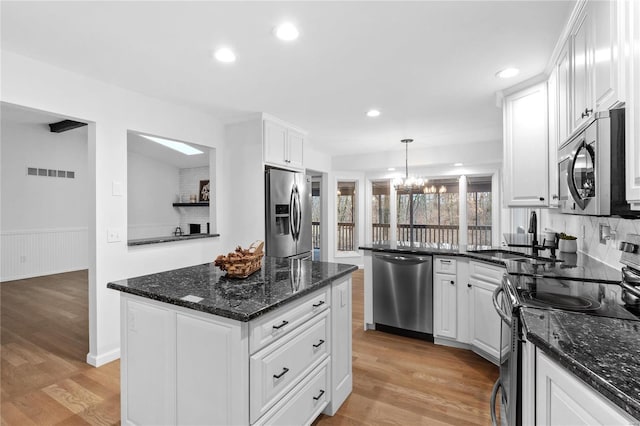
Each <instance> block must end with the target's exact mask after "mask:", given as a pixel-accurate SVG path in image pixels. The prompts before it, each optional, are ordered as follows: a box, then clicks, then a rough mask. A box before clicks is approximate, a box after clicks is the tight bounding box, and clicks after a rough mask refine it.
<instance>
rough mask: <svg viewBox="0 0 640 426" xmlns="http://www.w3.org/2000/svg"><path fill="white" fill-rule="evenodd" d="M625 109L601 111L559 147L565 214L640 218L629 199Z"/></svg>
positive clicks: (561, 194) (559, 175) (559, 167)
mask: <svg viewBox="0 0 640 426" xmlns="http://www.w3.org/2000/svg"><path fill="white" fill-rule="evenodd" d="M624 114H625V110H624V108H621V109H612V110H610V111H603V112H598V113H596V114H595V115H594V118H593V119H592V120H591V121H590V122H589V123H588V124H587V125H586V127H585V128H584V129H583V130H582V131H580V132H579V133H578V134H576V135H575V136H574V137H573V138H572V139H571V140H569V141H568V142H567V143H565V144H564V145H562V146H561V147H560V149H559V150H558V178H559V179H560V181H559V185H560V200H559V201H560V211H561V212H562V213H570V214H580V215H593V216H610V215H613V216H622V217H640V211H638V210H631V208H630V205H629V204H628V203H627V202H626V198H625V149H624V145H625V136H624V135H625V129H624Z"/></svg>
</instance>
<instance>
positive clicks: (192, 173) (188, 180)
mask: <svg viewBox="0 0 640 426" xmlns="http://www.w3.org/2000/svg"><path fill="white" fill-rule="evenodd" d="M179 175H180V197H182V199H183V200H185V202H186V201H187V200H188V199H189V197H190V196H191V195H195V196H196V200H200V198H199V194H198V192H199V191H200V181H201V180H207V179H209V182H211V179H210V174H209V166H205V167H190V168H188V169H180V172H179ZM209 196H210V197H213V198H212V199H213V200H214V203H215V192H211V193H210V194H209ZM179 210H180V228H181V229H182V232H184V233H185V234H189V232H190V231H189V224H190V223H194V224H199V225H200V232H201V233H206V232H207V222H209V221H210V218H209V209H208V208H206V207H180V208H179Z"/></svg>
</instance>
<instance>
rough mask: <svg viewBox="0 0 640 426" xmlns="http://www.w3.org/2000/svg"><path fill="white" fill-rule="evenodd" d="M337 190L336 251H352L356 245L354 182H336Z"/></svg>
mask: <svg viewBox="0 0 640 426" xmlns="http://www.w3.org/2000/svg"><path fill="white" fill-rule="evenodd" d="M337 186H338V190H337V201H336V206H337V216H336V218H337V223H338V227H337V235H336V242H337V250H338V251H354V249H355V248H356V246H357V243H356V233H355V227H356V223H355V220H356V217H357V215H356V200H355V198H356V197H355V195H356V186H357V183H356V182H352V181H338V185H337Z"/></svg>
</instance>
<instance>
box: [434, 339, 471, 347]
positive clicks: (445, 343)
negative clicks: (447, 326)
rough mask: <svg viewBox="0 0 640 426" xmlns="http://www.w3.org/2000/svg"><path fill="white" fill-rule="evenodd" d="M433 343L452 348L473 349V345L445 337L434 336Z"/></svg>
mask: <svg viewBox="0 0 640 426" xmlns="http://www.w3.org/2000/svg"><path fill="white" fill-rule="evenodd" d="M433 343H435V344H436V345H442V346H450V347H452V348H458V349H467V350H471V345H470V344H468V343H462V342H458V341H456V340H451V339H447V338H443V337H434V338H433Z"/></svg>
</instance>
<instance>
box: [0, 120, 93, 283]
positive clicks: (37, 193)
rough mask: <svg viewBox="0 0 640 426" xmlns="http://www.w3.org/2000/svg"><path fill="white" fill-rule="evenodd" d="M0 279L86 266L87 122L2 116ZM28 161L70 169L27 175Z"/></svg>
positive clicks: (46, 166)
mask: <svg viewBox="0 0 640 426" xmlns="http://www.w3.org/2000/svg"><path fill="white" fill-rule="evenodd" d="M1 130H2V143H1V147H0V149H1V150H2V155H1V156H0V158H1V163H0V164H1V170H0V173H1V177H0V182H1V186H0V191H1V196H2V214H1V215H0V217H1V218H2V219H1V222H0V229H1V234H0V240H1V243H2V249H1V250H0V252H1V254H2V263H1V269H0V272H1V274H0V280H1V281H9V280H15V279H22V278H28V277H35V276H40V275H47V274H54V273H60V272H68V271H72V270H78V269H85V268H86V267H87V264H88V258H87V244H88V236H87V227H88V223H89V203H90V200H89V197H88V195H89V192H88V186H89V176H88V166H87V163H88V158H87V145H88V136H87V128H86V127H83V128H79V129H75V130H71V131H67V132H63V133H51V132H50V131H49V127H48V126H47V125H46V124H33V123H23V122H15V121H9V120H7V119H3V120H2V128H1ZM27 167H38V168H46V169H54V170H64V171H73V172H75V177H74V178H73V179H69V178H66V177H64V178H62V177H60V178H59V177H49V176H30V175H27Z"/></svg>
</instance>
